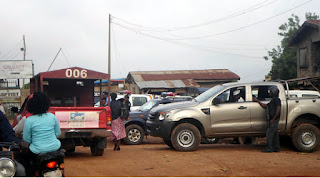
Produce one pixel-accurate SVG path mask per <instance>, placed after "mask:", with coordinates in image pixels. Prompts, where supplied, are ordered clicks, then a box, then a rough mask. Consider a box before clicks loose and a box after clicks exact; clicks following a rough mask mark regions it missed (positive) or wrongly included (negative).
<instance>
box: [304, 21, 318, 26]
mask: <svg viewBox="0 0 320 178" xmlns="http://www.w3.org/2000/svg"><path fill="white" fill-rule="evenodd" d="M307 23H310V24H314V25H318V26H320V20H308V21H307Z"/></svg>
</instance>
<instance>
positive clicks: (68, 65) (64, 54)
mask: <svg viewBox="0 0 320 178" xmlns="http://www.w3.org/2000/svg"><path fill="white" fill-rule="evenodd" d="M61 52H62V54H63V56H64V59H65V60H66V61H67V64H68V66H69V67H70V64H69V62H68V59H67V57H66V55H65V54H64V52H63V49H61Z"/></svg>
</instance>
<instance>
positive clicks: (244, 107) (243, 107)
mask: <svg viewBox="0 0 320 178" xmlns="http://www.w3.org/2000/svg"><path fill="white" fill-rule="evenodd" d="M247 108H248V107H246V106H240V107H238V109H247Z"/></svg>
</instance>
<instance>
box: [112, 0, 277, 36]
mask: <svg viewBox="0 0 320 178" xmlns="http://www.w3.org/2000/svg"><path fill="white" fill-rule="evenodd" d="M267 1H269V0H265V1H263V2H261V3H259V4H256V5H254V6H251V7H249V8H246V9H244V10H242V11H239V12H236V13H233V14H231V15H227V16H225V17H221V18H218V19H214V20H210V21H208V22H204V23H200V24H195V25H189V26H182V27H172V28H153V27H144V26H142V25H138V24H135V23H131V22H128V21H125V20H122V19H120V18H117V17H114V16H113V17H114V18H115V19H118V20H119V21H122V22H125V23H128V24H131V25H134V26H138V27H140V28H145V30H143V31H177V30H185V29H190V28H197V27H201V26H204V25H209V24H213V23H217V22H221V21H224V20H228V19H231V18H234V17H237V16H240V15H244V14H245V13H248V12H250V11H254V10H257V9H260V8H262V7H264V6H267V5H269V4H272V3H274V2H276V1H279V0H274V1H272V2H269V3H267V4H264V3H265V2H267ZM261 4H264V5H261ZM141 30H142V29H141Z"/></svg>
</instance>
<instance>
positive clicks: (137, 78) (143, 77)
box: [126, 69, 240, 96]
mask: <svg viewBox="0 0 320 178" xmlns="http://www.w3.org/2000/svg"><path fill="white" fill-rule="evenodd" d="M238 80H240V77H239V76H238V75H237V74H235V73H233V72H231V71H229V70H228V69H208V70H176V71H139V72H129V74H128V76H127V78H126V88H127V89H128V90H131V91H132V92H133V93H150V94H161V92H175V93H178V94H180V95H191V96H192V95H194V94H195V91H194V89H197V88H210V87H213V86H215V85H218V84H222V83H227V82H236V81H238Z"/></svg>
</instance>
